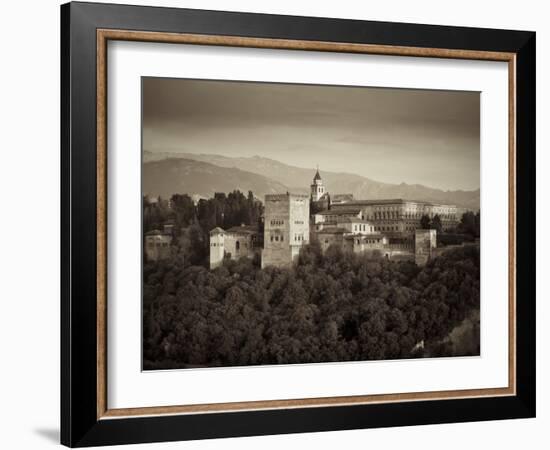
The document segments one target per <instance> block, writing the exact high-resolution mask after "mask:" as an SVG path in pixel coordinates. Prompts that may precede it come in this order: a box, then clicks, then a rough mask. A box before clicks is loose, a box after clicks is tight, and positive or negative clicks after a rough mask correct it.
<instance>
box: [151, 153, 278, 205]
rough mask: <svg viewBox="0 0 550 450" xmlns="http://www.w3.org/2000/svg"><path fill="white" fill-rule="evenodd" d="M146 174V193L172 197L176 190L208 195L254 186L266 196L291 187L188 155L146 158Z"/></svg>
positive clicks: (258, 193)
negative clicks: (153, 159) (168, 157)
mask: <svg viewBox="0 0 550 450" xmlns="http://www.w3.org/2000/svg"><path fill="white" fill-rule="evenodd" d="M142 177H143V178H142V183H143V184H142V186H143V193H144V194H146V195H149V196H158V195H160V196H161V197H163V198H170V197H171V196H172V194H189V195H193V196H195V197H197V196H198V197H205V198H207V197H213V196H214V193H216V192H226V193H227V192H231V191H233V190H235V189H238V190H240V191H242V192H244V193H246V192H248V191H249V190H251V191H252V192H254V195H255V196H257V197H259V198H263V196H264V195H265V194H276V193H281V192H286V190H287V188H286V186H284V185H282V184H281V183H278V182H276V181H274V180H271V179H269V178H266V177H264V176H262V175H258V174H255V173H250V172H246V171H244V170H239V169H235V168H227V167H220V166H216V165H214V164H209V163H205V162H202V161H194V160H190V159H184V158H170V159H163V160H160V161H152V162H145V163H144V164H143V172H142Z"/></svg>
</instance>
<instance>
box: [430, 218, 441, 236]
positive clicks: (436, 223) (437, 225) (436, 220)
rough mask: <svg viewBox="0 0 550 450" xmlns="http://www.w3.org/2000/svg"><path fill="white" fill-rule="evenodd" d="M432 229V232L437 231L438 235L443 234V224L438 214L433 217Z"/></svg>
mask: <svg viewBox="0 0 550 450" xmlns="http://www.w3.org/2000/svg"><path fill="white" fill-rule="evenodd" d="M430 228H431V229H432V230H436V231H437V233H438V234H439V233H442V232H443V224H442V223H441V217H439V214H436V215H435V216H434V217H433V219H432V223H431V224H430Z"/></svg>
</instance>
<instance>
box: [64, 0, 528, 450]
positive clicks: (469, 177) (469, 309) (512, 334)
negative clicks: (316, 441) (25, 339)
mask: <svg viewBox="0 0 550 450" xmlns="http://www.w3.org/2000/svg"><path fill="white" fill-rule="evenodd" d="M61 55H62V70H61V74H62V79H61V85H62V89H61V114H62V117H61V119H62V130H61V142H62V155H61V173H62V180H61V187H62V198H61V201H62V230H61V233H62V239H61V242H62V245H61V255H62V258H61V260H62V280H61V283H62V298H61V356H62V358H61V360H62V361H61V365H62V367H61V369H62V371H61V386H62V396H61V408H62V411H61V441H62V443H63V444H65V445H67V446H71V447H80V446H92V445H111V444H127V443H140V442H155V441H174V440H188V439H204V438H215V437H230V436H250V435H265V434H279V433H299V432H314V431H328V430H344V429H353V428H369V427H387V426H402V425H419V424H430V423H431V424H433V423H445V422H464V421H480V420H494V419H511V418H527V417H534V415H535V351H534V348H535V270H534V269H535V251H534V249H535V248H536V246H535V33H533V32H527V31H508V30H495V29H477V28H458V27H448V26H432V25H417V24H403V23H382V22H368V21H353V20H341V19H328V18H311V17H293V16H277V15H264V14H250V13H230V12H216V11H201V10H189V9H169V8H152V7H136V6H125V5H109V4H93V3H69V4H66V5H63V6H62V7H61Z"/></svg>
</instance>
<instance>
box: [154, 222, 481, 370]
mask: <svg viewBox="0 0 550 450" xmlns="http://www.w3.org/2000/svg"><path fill="white" fill-rule="evenodd" d="M194 226H197V225H194ZM143 280H144V284H143V368H144V370H151V369H170V368H192V367H216V366H243V365H260V364H261V365H265V364H294V363H316V362H329V361H359V360H380V359H385V360H387V359H403V358H420V357H438V356H459V355H478V354H479V350H480V349H479V292H480V291H479V248H477V247H475V246H469V247H463V248H459V249H456V250H452V251H448V252H447V253H445V254H443V255H442V256H440V257H438V258H435V259H433V260H431V261H430V262H429V263H428V264H427V265H426V266H424V267H422V268H420V267H418V266H416V265H415V264H414V263H411V262H393V261H388V260H386V259H382V258H370V259H369V258H367V257H366V256H364V255H361V254H354V253H349V252H343V251H342V250H341V249H340V248H338V247H330V248H329V249H328V250H327V251H326V252H325V253H324V254H323V253H322V252H321V250H320V248H319V246H318V244H316V243H315V242H312V243H311V244H310V245H308V246H305V247H304V249H303V250H302V252H301V253H300V255H299V258H298V261H297V263H296V264H295V266H294V267H292V268H289V269H280V268H267V269H263V270H262V269H260V268H259V267H258V261H255V260H250V259H241V260H239V261H231V260H229V261H226V262H225V263H224V265H223V266H222V267H219V268H217V269H215V270H213V271H210V270H208V269H207V268H206V267H204V266H201V265H195V264H192V262H190V261H189V259H188V258H184V257H183V253H182V254H180V253H178V252H174V254H173V257H172V258H169V259H166V260H163V261H159V262H146V263H145V264H144V267H143ZM456 336H460V338H459V339H455V337H456Z"/></svg>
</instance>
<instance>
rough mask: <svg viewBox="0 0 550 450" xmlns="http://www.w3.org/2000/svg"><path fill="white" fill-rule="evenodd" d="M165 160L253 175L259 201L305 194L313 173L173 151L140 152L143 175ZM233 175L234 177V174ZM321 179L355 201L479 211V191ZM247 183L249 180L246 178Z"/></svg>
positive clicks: (334, 175)
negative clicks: (280, 194) (267, 196)
mask: <svg viewBox="0 0 550 450" xmlns="http://www.w3.org/2000/svg"><path fill="white" fill-rule="evenodd" d="M166 159H170V160H180V159H184V160H187V161H190V160H192V161H196V162H202V163H207V164H210V165H214V166H217V167H218V168H220V169H221V168H225V169H234V170H238V171H239V172H244V173H247V174H249V175H254V174H255V175H259V176H262V177H263V179H264V180H265V181H264V183H265V184H264V185H263V186H264V187H262V189H261V192H260V190H258V189H252V190H253V191H254V194H255V195H257V196H259V197H260V198H261V197H262V196H263V195H264V194H265V193H268V192H273V191H268V190H267V189H268V186H269V188H270V189H275V190H277V189H279V191H277V192H286V191H287V190H288V191H292V192H304V193H305V192H309V184H310V183H311V180H312V178H313V175H314V173H315V171H314V169H304V168H301V167H295V166H290V165H287V164H283V163H281V162H279V161H275V160H273V159H270V158H263V157H259V156H253V157H249V158H244V157H236V158H229V157H227V156H221V155H206V154H193V153H177V152H164V153H151V152H147V151H145V152H144V162H146V164H145V165H144V172H145V166H146V165H147V164H150V163H151V162H153V161H155V160H156V161H157V162H160V161H163V160H166ZM147 161H150V162H147ZM187 164H188V163H187ZM226 173H229V172H226ZM234 176H236V177H237V178H238V176H237V175H234ZM321 176H322V178H323V181H324V183H325V186H326V187H327V189H328V191H329V192H330V193H332V194H344V193H345V194H347V193H351V194H353V196H354V198H356V199H372V200H378V199H384V198H386V199H388V198H403V199H407V200H425V201H432V202H440V203H451V204H455V205H457V206H459V207H462V208H467V209H472V210H477V209H479V202H480V192H479V189H477V190H475V191H462V190H457V191H443V190H440V189H434V188H430V187H427V186H423V185H420V184H406V183H401V184H390V183H381V182H379V181H375V180H371V179H369V178H366V177H362V176H360V175H356V174H349V173H342V172H330V171H325V170H322V169H321ZM247 180H250V179H249V178H247ZM214 181H215V183H219V182H221V180H214ZM250 181H251V180H250ZM254 182H255V183H257V182H258V179H255V181H254ZM247 183H248V181H247ZM241 184H242V183H241ZM245 184H246V183H245ZM191 185H192V184H191ZM249 185H250V183H249ZM151 187H152V186H151ZM230 189H232V188H230ZM212 190H214V191H220V190H223V189H221V188H217V187H215V185H213V186H212Z"/></svg>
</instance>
